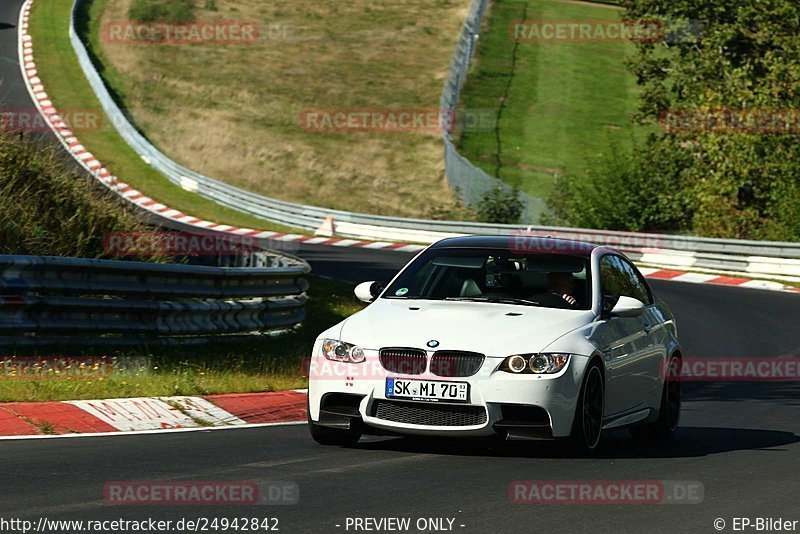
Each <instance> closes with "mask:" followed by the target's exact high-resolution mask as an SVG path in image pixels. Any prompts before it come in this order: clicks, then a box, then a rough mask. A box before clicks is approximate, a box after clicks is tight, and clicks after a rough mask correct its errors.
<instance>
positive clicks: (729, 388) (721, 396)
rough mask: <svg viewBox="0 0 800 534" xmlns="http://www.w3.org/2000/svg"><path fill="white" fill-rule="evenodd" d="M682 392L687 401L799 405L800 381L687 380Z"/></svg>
mask: <svg viewBox="0 0 800 534" xmlns="http://www.w3.org/2000/svg"><path fill="white" fill-rule="evenodd" d="M683 392H684V393H683V397H684V399H685V400H687V401H702V402H707V401H712V402H713V401H723V402H724V401H741V400H757V401H770V402H776V403H781V404H784V405H786V406H800V382H715V383H708V382H705V383H700V382H696V383H690V382H688V383H684V384H683Z"/></svg>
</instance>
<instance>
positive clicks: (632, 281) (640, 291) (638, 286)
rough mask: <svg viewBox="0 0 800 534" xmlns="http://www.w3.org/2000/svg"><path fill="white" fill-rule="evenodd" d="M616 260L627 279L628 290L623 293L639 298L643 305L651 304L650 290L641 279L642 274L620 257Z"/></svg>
mask: <svg viewBox="0 0 800 534" xmlns="http://www.w3.org/2000/svg"><path fill="white" fill-rule="evenodd" d="M617 261H619V264H620V266H621V267H622V270H623V272H624V273H625V277H626V278H627V280H628V287H629V292H628V293H626V294H625V295H626V296H628V297H633V298H635V299H639V300H640V301H642V302H644V304H645V305H648V304H652V303H653V298H652V296H651V295H650V290H649V289H648V288H647V284H646V283H645V281H644V280H643V279H642V275H640V274H639V271H637V270H636V268H635V267H634V266H633V265H631V264H630V263H629V262H627V261H625V260H624V259H622V258H619V257H618V258H617Z"/></svg>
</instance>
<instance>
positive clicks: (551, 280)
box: [547, 272, 578, 307]
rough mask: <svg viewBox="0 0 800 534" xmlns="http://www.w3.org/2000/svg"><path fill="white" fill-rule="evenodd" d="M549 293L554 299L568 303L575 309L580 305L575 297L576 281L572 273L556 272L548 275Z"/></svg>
mask: <svg viewBox="0 0 800 534" xmlns="http://www.w3.org/2000/svg"><path fill="white" fill-rule="evenodd" d="M547 292H548V294H549V295H552V296H553V298H557V299H560V301H561V303H562V304H563V303H567V304H569V306H570V307H575V306H576V305H577V303H578V301H577V299H575V297H574V296H573V293H574V292H575V279H574V278H573V277H572V273H562V272H554V273H548V275H547Z"/></svg>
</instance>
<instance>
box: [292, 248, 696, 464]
mask: <svg viewBox="0 0 800 534" xmlns="http://www.w3.org/2000/svg"><path fill="white" fill-rule="evenodd" d="M355 292H356V296H357V297H358V298H360V299H361V300H363V301H365V302H369V303H370V305H369V306H367V307H366V308H365V309H364V310H362V311H360V312H358V313H356V314H354V315H352V316H351V317H349V318H347V319H345V320H344V321H342V322H341V323H339V324H337V325H336V326H333V327H331V328H329V329H328V330H326V331H325V332H323V333H322V334H321V335H320V336H319V338H318V339H317V340H316V343H315V344H314V349H313V354H312V356H311V363H310V368H309V389H308V403H309V404H308V422H309V427H310V431H311V436H312V437H313V438H314V439H315V440H316V441H317V442H319V443H321V444H326V445H344V446H347V445H353V444H355V443H356V442H357V441H358V440H359V439H360V437H361V436H362V435H363V434H377V435H431V436H493V435H496V436H501V437H503V438H505V439H509V440H515V439H530V440H552V439H558V438H568V439H569V440H571V442H572V444H574V445H575V446H577V447H578V448H579V449H581V450H584V451H592V450H594V449H595V448H596V447H597V446H598V443H599V441H600V436H601V434H602V432H603V431H604V430H607V429H611V428H618V427H622V426H628V427H630V428H631V431H632V432H633V433H634V435H637V436H650V437H656V438H662V439H663V438H667V437H669V436H670V435H671V434H672V433H673V432H674V431H675V429H676V427H677V426H678V419H679V416H680V407H681V384H680V376H679V370H680V363H681V361H680V360H681V348H680V345H679V343H678V340H677V330H676V326H675V320H674V318H673V316H672V313H671V312H670V311H669V309H668V308H667V306H666V305H665V304H664V303H663V302H662V301H660V300H659V299H658V298H656V297H655V295H654V294H653V292H652V290H651V289H650V287H649V286H648V284H647V281H646V280H645V279H644V277H643V276H642V275H641V273H640V272H639V271H638V270H637V268H636V267H635V266H634V265H633V264H632V263H631V261H630V260H628V258H626V257H625V256H624V255H623V254H621V253H619V252H617V251H614V250H612V249H608V248H604V247H600V246H596V245H590V244H587V243H581V242H577V241H566V240H559V239H552V238H538V237H526V236H508V237H500V236H498V237H458V238H450V239H444V240H442V241H439V242H438V243H436V244H434V245H431V246H430V247H428V248H427V249H425V250H424V251H422V252H421V253H420V254H418V255H417V256H416V257H415V258H414V259H413V260H412V261H410V262H409V263H408V264H407V265H406V266H405V267H404V268H403V269H402V270H401V271H400V273H399V274H397V276H396V277H395V278H394V279H393V280H392V281H391V282H390V283H389V284H388V285H387V286H384V285H382V284H379V283H376V282H364V283H363V284H360V285H359V286H357V287H356V290H355Z"/></svg>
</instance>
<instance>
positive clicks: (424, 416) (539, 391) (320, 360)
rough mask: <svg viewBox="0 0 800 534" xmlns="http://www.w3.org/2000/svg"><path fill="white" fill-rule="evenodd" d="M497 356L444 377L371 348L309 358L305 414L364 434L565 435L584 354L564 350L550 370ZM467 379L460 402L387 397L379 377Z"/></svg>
mask: <svg viewBox="0 0 800 534" xmlns="http://www.w3.org/2000/svg"><path fill="white" fill-rule="evenodd" d="M502 361H503V358H497V357H487V358H486V359H485V361H484V363H483V366H482V367H481V369H480V370H479V371H478V372H477V373H476V374H475V375H473V376H469V377H463V378H462V377H458V378H455V377H454V378H446V377H440V376H436V375H432V374H430V372H429V371H426V372H425V373H424V374H420V375H399V374H395V373H391V372H389V371H386V370H385V369H383V368H382V366H381V365H380V363H379V361H378V357H377V351H376V352H374V353H370V352H368V353H367V361H366V362H364V363H360V364H352V363H342V362H332V361H329V360H326V359H325V358H324V357H322V356H315V357H314V358H312V360H311V367H310V371H309V415H310V417H311V420H312V421H314V422H316V423H317V424H320V425H323V426H329V427H332V428H350V426H351V425H358V426H359V427H360V428H361V429H362V431H363V432H364V433H367V434H369V433H376V434H384V433H385V434H400V435H421V436H424V435H429V436H465V437H466V436H475V437H479V436H491V435H496V434H501V435H504V436H506V437H507V438H509V439H552V438H560V437H567V436H569V435H570V433H571V429H572V420H573V417H574V415H575V406H576V404H577V400H578V395H579V392H580V386H581V382H582V380H583V373H584V370H585V367H586V364H587V362H588V358H586V357H582V356H574V355H573V356H572V357H571V358H570V362H569V363H568V364H567V366H566V367H565V368H564V369H563V370H562V371H561V372H559V373H557V374H554V375H515V374H511V373H507V372H504V371H499V370H498V367H499V365H500V363H501V362H502ZM399 377H402V378H408V379H418V380H437V381H455V382H467V383H469V385H470V386H469V389H470V392H469V400H468V402H467V403H451V402H445V401H439V402H425V401H410V400H400V399H396V398H387V397H386V393H385V391H386V390H385V384H386V378H399Z"/></svg>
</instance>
